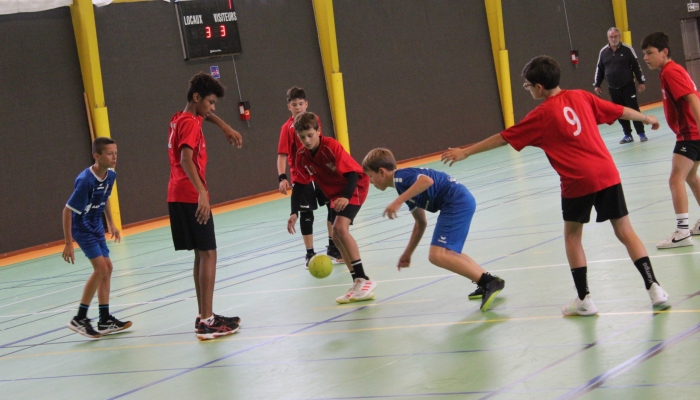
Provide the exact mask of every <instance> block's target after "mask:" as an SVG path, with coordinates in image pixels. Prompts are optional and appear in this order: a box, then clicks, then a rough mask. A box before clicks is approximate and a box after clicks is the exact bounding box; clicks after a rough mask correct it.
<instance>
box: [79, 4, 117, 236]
mask: <svg viewBox="0 0 700 400" xmlns="http://www.w3.org/2000/svg"><path fill="white" fill-rule="evenodd" d="M70 11H71V18H72V19H73V31H74V32H75V42H76V44H77V46H78V57H79V59H80V71H81V73H82V76H83V86H84V87H85V92H86V93H87V96H88V102H89V103H90V104H89V105H90V108H91V110H92V112H91V113H90V114H91V115H92V125H93V126H94V128H95V136H96V137H110V132H109V116H108V114H107V107H106V105H105V96H104V88H103V87H102V69H101V67H100V54H99V51H98V46H97V28H96V27H95V11H94V8H93V5H92V1H91V0H73V4H72V5H71V6H70ZM109 205H110V208H111V210H112V220H113V221H114V225H115V226H116V227H117V229H119V230H121V229H122V218H121V212H120V209H119V194H118V192H117V186H116V184H115V185H114V188H112V195H111V196H110V198H109Z"/></svg>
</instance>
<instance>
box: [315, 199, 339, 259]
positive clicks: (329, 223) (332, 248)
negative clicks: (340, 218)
mask: <svg viewBox="0 0 700 400" xmlns="http://www.w3.org/2000/svg"><path fill="white" fill-rule="evenodd" d="M319 192H320V190H319ZM321 196H323V199H319V204H321V201H324V202H325V205H326V208H327V209H328V218H326V228H328V247H327V249H326V254H327V255H328V257H330V258H331V259H334V260H335V262H337V263H341V264H342V263H345V261H344V260H343V255H342V254H341V253H340V250H339V249H338V246H336V244H335V241H334V240H333V222H334V221H335V210H334V209H332V208H331V203H330V201H329V200H328V199H327V198H326V196H324V195H323V193H321Z"/></svg>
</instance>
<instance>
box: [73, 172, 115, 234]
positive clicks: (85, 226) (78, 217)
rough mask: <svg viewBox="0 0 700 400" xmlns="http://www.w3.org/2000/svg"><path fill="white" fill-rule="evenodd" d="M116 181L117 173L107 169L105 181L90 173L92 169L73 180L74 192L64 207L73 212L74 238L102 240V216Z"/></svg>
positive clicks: (103, 230)
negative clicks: (96, 238)
mask: <svg viewBox="0 0 700 400" xmlns="http://www.w3.org/2000/svg"><path fill="white" fill-rule="evenodd" d="M116 179H117V173H116V172H114V170H112V169H109V170H108V171H107V176H106V177H105V179H104V180H100V179H99V178H98V177H97V176H95V174H94V173H93V172H92V167H89V168H87V169H85V170H84V171H83V172H81V173H80V175H78V177H77V178H75V190H74V191H73V194H72V195H71V196H70V199H68V203H67V204H66V207H68V208H69V209H71V210H72V211H73V216H72V221H73V226H72V233H73V237H74V238H76V237H77V238H78V239H87V238H89V237H91V236H92V237H98V238H100V239H104V235H105V229H104V226H103V225H102V214H104V209H105V205H106V204H107V199H108V198H109V195H110V194H112V186H114V182H115V181H116ZM78 239H76V240H78Z"/></svg>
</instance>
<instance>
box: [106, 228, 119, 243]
mask: <svg viewBox="0 0 700 400" xmlns="http://www.w3.org/2000/svg"><path fill="white" fill-rule="evenodd" d="M109 232H110V233H111V234H112V237H111V238H112V239H114V243H119V242H121V241H122V233H121V232H120V231H119V229H117V228H116V227H115V226H114V224H112V225H110V227H109Z"/></svg>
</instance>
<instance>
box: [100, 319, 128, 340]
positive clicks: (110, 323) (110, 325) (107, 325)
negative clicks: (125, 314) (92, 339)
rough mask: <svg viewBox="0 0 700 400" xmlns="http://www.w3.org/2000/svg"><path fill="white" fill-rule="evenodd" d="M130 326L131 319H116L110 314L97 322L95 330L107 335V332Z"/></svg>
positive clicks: (121, 329)
mask: <svg viewBox="0 0 700 400" xmlns="http://www.w3.org/2000/svg"><path fill="white" fill-rule="evenodd" d="M130 327H131V321H124V322H122V321H120V320H118V319H116V318H115V317H114V315H110V316H109V318H108V319H107V320H106V321H100V322H98V323H97V332H100V334H101V335H107V334H109V333H113V332H119V331H123V330H124V329H128V328H130Z"/></svg>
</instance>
